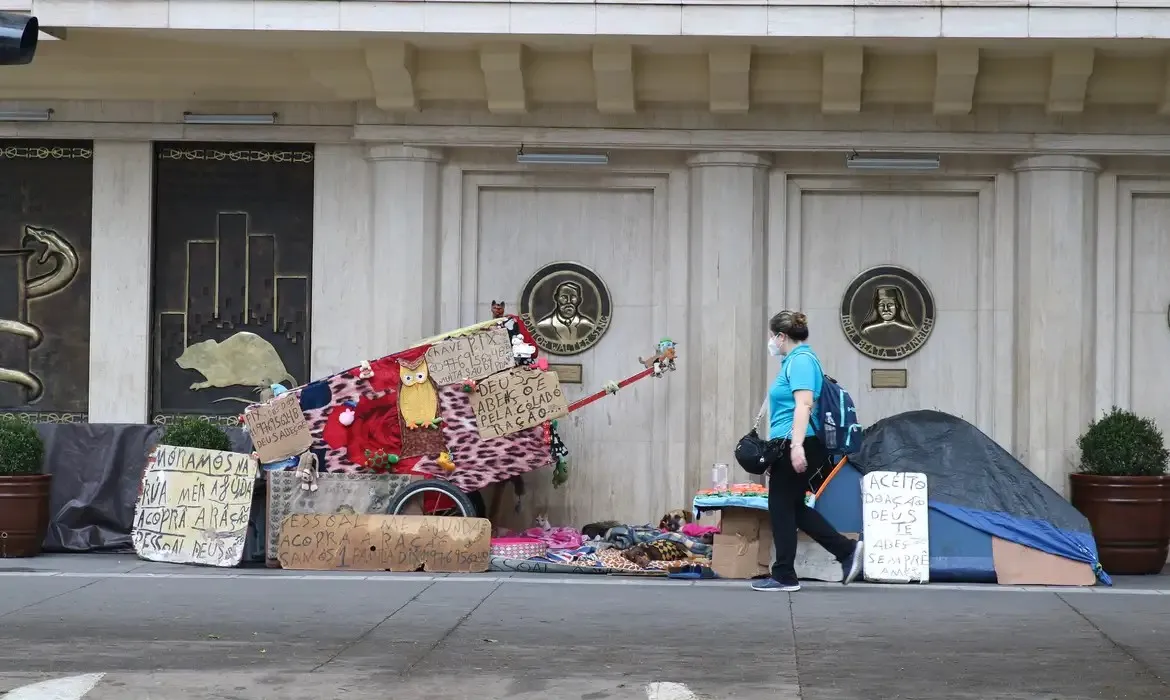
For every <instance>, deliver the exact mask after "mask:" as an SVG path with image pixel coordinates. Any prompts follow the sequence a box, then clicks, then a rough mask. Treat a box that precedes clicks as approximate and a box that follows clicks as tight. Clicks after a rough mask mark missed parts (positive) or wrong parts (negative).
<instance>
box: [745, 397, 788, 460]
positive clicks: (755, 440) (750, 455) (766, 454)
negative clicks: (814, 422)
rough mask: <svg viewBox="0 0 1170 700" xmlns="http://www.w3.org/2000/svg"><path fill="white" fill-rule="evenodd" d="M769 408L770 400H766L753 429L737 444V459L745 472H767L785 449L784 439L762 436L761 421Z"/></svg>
mask: <svg viewBox="0 0 1170 700" xmlns="http://www.w3.org/2000/svg"><path fill="white" fill-rule="evenodd" d="M767 408H768V402H767V401H764V405H763V406H760V412H759V413H758V414H757V415H756V422H755V424H754V425H753V426H752V429H751V430H750V431H748V434H747V435H744V436H743V437H741V438H740V439H739V443H738V444H736V446H735V461H736V462H738V463H739V466H741V467H743V470H744V471H745V472H747V473H748V474H755V475H757V476H759V475H761V474H764V473H765V472H767V471H768V469H770V468H771V467H772V465H773V464H775V463H776V460H777V459H779V458H780V456H781V454H782V453H783V452H782V451H783V449H784V442H785V441H784V440H765V439H763V438H761V437H760V433H759V429H760V421H761V420H762V419H763V418H764V413H765V411H766V410H767Z"/></svg>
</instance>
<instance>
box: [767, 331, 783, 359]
mask: <svg viewBox="0 0 1170 700" xmlns="http://www.w3.org/2000/svg"><path fill="white" fill-rule="evenodd" d="M768 354H769V355H771V356H772V357H779V356H780V342H779V340H778V339H777V338H776V337H775V336H772V337H771V338H768Z"/></svg>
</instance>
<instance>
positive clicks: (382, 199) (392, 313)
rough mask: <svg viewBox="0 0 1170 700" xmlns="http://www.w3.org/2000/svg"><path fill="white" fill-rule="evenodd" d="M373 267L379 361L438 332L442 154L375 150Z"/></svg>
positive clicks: (373, 326) (373, 335)
mask: <svg viewBox="0 0 1170 700" xmlns="http://www.w3.org/2000/svg"><path fill="white" fill-rule="evenodd" d="M366 157H367V158H368V159H369V160H370V161H371V163H372V168H373V188H372V197H373V205H372V206H373V209H372V211H373V215H372V219H371V223H372V231H373V250H372V254H371V256H370V258H371V262H372V264H373V270H372V271H371V275H370V279H371V283H370V286H369V293H370V294H371V311H370V318H369V323H370V345H371V350H372V353H373V356H374V357H381V356H382V355H385V354H389V353H392V352H397V351H399V350H401V349H403V348H405V347H406V346H407V345H409V344H411V343H414V342H415V341H418V340H422V339H423V338H426V337H429V336H432V335H434V334H435V333H438V332H439V328H438V319H439V163H440V161H441V160H442V152H441V151H439V150H436V149H431V148H417V147H414V146H403V145H397V144H395V145H389V144H383V145H376V146H371V147H370V149H369V151H368V152H367V155H366Z"/></svg>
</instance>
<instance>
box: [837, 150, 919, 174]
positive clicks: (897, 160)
mask: <svg viewBox="0 0 1170 700" xmlns="http://www.w3.org/2000/svg"><path fill="white" fill-rule="evenodd" d="M940 165H941V163H940V161H939V157H938V156H920V155H894V154H888V153H880V154H879V153H871V154H869V155H864V156H863V155H858V154H857V153H856V152H855V153H850V154H849V155H848V156H846V157H845V166H846V167H848V168H850V169H853V170H938V169H939V167H940Z"/></svg>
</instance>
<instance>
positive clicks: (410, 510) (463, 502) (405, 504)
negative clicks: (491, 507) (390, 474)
mask: <svg viewBox="0 0 1170 700" xmlns="http://www.w3.org/2000/svg"><path fill="white" fill-rule="evenodd" d="M476 496H479V494H478V493H472V494H470V495H469V494H466V493H463V492H462V491H460V490H459V489H457V488H456V487H454V486H452V485H451V484H450V483H448V482H446V481H440V480H438V479H427V480H425V481H416V482H414V483H413V484H409V485H408V486H407V487H406V488H404V489H402V490H401V491H399V492H398V495H396V496H395V497H394V500H393V501H391V503H390V507H389V508H387V509H386V512H387V513H389V514H390V515H446V516H451V517H456V518H478V517H481V515H480V514H481V513H482V512H483V510H482V508H483V497H482V496H480V497H479V498H478V503H477V502H476V501H477V499H476V498H475V497H476ZM477 506H478V507H477Z"/></svg>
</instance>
